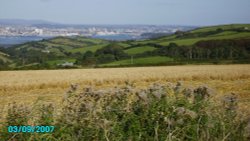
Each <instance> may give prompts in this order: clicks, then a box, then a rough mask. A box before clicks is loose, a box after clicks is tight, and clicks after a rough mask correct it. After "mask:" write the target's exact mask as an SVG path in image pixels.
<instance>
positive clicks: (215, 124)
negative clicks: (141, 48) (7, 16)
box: [0, 65, 250, 140]
mask: <svg viewBox="0 0 250 141" xmlns="http://www.w3.org/2000/svg"><path fill="white" fill-rule="evenodd" d="M249 70H250V65H188V66H168V67H136V68H107V69H104V68H102V69H74V70H73V69H72V70H37V71H32V70H30V71H1V72H0V78H1V79H0V103H1V105H0V115H1V116H0V121H5V122H3V125H4V126H2V128H1V122H0V133H1V134H2V136H1V135H0V137H2V138H3V139H6V140H9V139H17V140H32V139H36V140H73V139H74V140H82V139H84V140H146V139H150V140H175V139H177V140H208V139H211V140H228V139H232V140H234V139H239V140H246V139H247V138H248V131H250V128H249V127H248V126H249V123H248V124H247V121H248V118H249V116H250V110H249V109H250V71H249ZM13 102H15V103H13ZM9 103H12V104H9ZM41 104H42V105H41ZM18 105H19V106H18ZM20 105H21V106H20ZM39 105H40V106H41V108H40V109H39ZM236 109H237V110H236ZM7 111H8V112H7ZM31 117H32V118H31ZM79 122H80V123H82V124H78V123H79ZM4 123H7V124H8V125H10V124H11V125H26V124H28V125H29V124H32V125H34V124H35V125H36V124H39V125H55V126H56V129H55V131H54V132H55V133H54V134H51V133H46V134H18V133H17V134H9V133H7V132H6V129H5V127H6V126H7V125H6V124H4ZM245 127H246V128H245ZM248 128H249V129H248ZM78 130H79V132H75V131H78ZM133 131H134V132H133Z"/></svg>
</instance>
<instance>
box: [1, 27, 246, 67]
mask: <svg viewBox="0 0 250 141" xmlns="http://www.w3.org/2000/svg"><path fill="white" fill-rule="evenodd" d="M245 27H247V28H248V29H250V24H238V25H222V26H212V27H203V28H199V29H195V30H193V31H190V32H189V33H190V34H191V35H194V36H190V37H184V38H177V36H176V35H169V36H164V37H161V38H158V39H149V40H143V41H125V42H117V44H118V45H120V46H122V47H123V48H124V51H125V52H126V53H128V54H129V55H136V54H140V53H143V52H145V51H152V50H154V49H155V48H154V47H152V46H150V45H147V44H148V43H154V44H159V45H164V46H167V45H168V44H169V43H171V42H174V43H177V44H178V45H192V44H194V43H196V42H198V41H201V40H214V39H235V38H250V32H248V31H246V32H237V31H230V29H238V28H245ZM218 28H221V29H223V30H227V31H223V32H221V33H214V34H209V35H207V36H198V35H199V34H200V33H206V32H211V31H216V30H217V29H218ZM109 43H110V42H109V41H106V40H101V39H93V38H86V37H81V36H78V37H74V38H68V37H56V38H53V39H49V40H43V41H38V42H34V44H31V43H26V44H23V45H20V46H19V47H17V48H18V49H20V48H28V49H29V50H40V51H44V50H49V51H50V52H52V53H55V54H56V56H61V57H64V58H63V59H61V60H50V61H52V62H60V61H64V60H68V59H73V58H67V56H65V52H70V53H77V52H79V53H85V52H86V51H92V52H95V51H96V50H97V49H100V48H102V47H104V46H106V45H108V44H109ZM138 44H140V46H138V47H137V45H138ZM144 44H145V46H143V45H144ZM37 46H40V47H37ZM41 46H42V47H41ZM131 46H134V48H130V49H127V48H128V47H131ZM0 57H1V56H0ZM2 58H4V59H6V57H4V56H2ZM149 58H150V59H149ZM149 58H147V59H146V61H142V60H145V58H141V59H139V62H140V64H143V63H144V64H150V63H162V59H159V58H158V57H149ZM159 60H161V61H159ZM163 60H164V59H163ZM135 61H137V60H136V59H135ZM148 61H149V62H148ZM166 61H168V59H166V60H165V62H166ZM49 63H50V62H49ZM117 63H118V64H130V59H128V60H122V61H118V62H113V63H110V64H111V65H113V64H117Z"/></svg>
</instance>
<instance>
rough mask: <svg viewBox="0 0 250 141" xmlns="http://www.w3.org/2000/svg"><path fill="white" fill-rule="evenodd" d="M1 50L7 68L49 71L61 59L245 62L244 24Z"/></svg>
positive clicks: (82, 62)
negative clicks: (140, 37) (144, 37)
mask: <svg viewBox="0 0 250 141" xmlns="http://www.w3.org/2000/svg"><path fill="white" fill-rule="evenodd" d="M3 52H4V53H5V54H9V55H10V57H6V55H5V56H4V55H2V58H5V60H6V58H7V59H8V58H9V59H11V60H13V63H12V65H11V63H9V66H15V68H19V69H21V68H24V69H43V68H47V69H48V68H53V69H54V68H58V65H59V64H62V63H64V62H73V63H75V67H83V66H84V67H89V66H91V67H93V66H95V67H109V66H110V67H116V66H118V67H119V66H144V65H177V64H190V63H191V64H197V63H199V64H200V63H201V64H203V63H250V24H233V25H221V26H212V27H202V28H198V29H195V30H192V31H185V32H183V31H177V32H176V33H175V34H172V35H167V36H164V37H160V38H154V39H148V40H142V41H133V40H130V41H107V40H102V39H93V38H87V37H82V36H76V37H56V38H53V39H47V40H42V41H37V42H27V43H24V44H20V45H16V46H14V47H11V48H7V49H5V50H4V51H2V54H3ZM2 60H3V59H2ZM13 64H15V65H13ZM32 64H33V65H34V64H35V66H33V65H32ZM27 65H28V66H29V67H26V66H27Z"/></svg>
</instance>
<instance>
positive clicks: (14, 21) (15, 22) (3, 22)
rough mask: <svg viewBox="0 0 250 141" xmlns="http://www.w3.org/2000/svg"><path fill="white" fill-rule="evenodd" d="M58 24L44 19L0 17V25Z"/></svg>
mask: <svg viewBox="0 0 250 141" xmlns="http://www.w3.org/2000/svg"><path fill="white" fill-rule="evenodd" d="M35 24H58V23H54V22H49V21H44V20H24V19H0V25H35Z"/></svg>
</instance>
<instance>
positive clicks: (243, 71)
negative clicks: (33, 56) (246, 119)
mask: <svg viewBox="0 0 250 141" xmlns="http://www.w3.org/2000/svg"><path fill="white" fill-rule="evenodd" d="M249 69H250V65H218V66H217V65H201V66H195V65H190V66H171V67H138V68H113V69H109V68H107V69H75V70H38V71H1V72H0V78H1V79H0V96H1V99H0V102H1V103H2V105H6V104H7V103H9V102H12V101H17V102H24V103H26V102H28V103H29V102H34V101H35V100H36V99H37V98H41V99H44V101H48V102H58V101H60V99H59V97H63V95H64V93H65V91H67V89H68V88H69V86H70V84H72V83H73V84H75V83H77V84H79V85H80V87H84V86H86V85H93V86H97V87H109V86H116V85H123V84H124V82H125V81H134V82H136V84H137V85H138V86H139V87H143V86H147V84H149V83H152V82H156V81H159V82H166V81H170V82H177V81H183V82H185V83H186V84H189V85H199V84H207V85H211V86H212V87H214V88H216V89H219V90H220V91H221V93H224V92H230V91H236V92H238V94H239V96H242V97H244V98H245V97H246V98H247V97H250V96H249V92H250V91H249V90H250V89H249V87H250V72H249Z"/></svg>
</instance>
